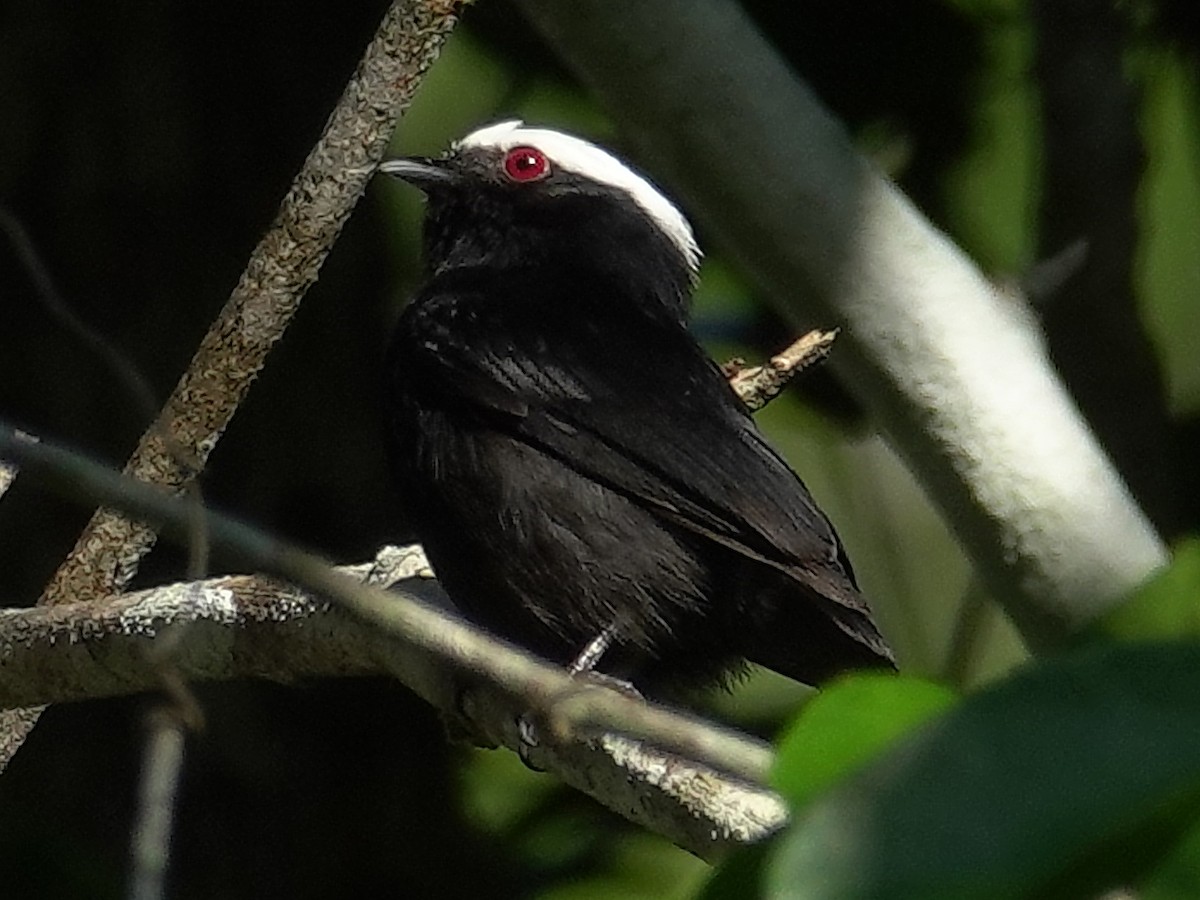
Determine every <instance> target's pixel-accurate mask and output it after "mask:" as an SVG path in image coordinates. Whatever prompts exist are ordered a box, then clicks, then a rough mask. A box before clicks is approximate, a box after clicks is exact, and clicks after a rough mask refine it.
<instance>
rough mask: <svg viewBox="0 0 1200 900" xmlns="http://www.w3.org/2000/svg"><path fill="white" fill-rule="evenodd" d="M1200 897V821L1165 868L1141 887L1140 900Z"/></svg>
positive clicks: (1175, 850)
mask: <svg viewBox="0 0 1200 900" xmlns="http://www.w3.org/2000/svg"><path fill="white" fill-rule="evenodd" d="M1196 897H1200V821H1198V822H1196V823H1195V824H1193V825H1192V828H1191V830H1190V831H1188V833H1187V834H1185V835H1184V836H1183V839H1182V840H1181V841H1179V842H1178V843H1177V844H1176V845H1175V849H1174V850H1173V851H1172V852H1171V853H1170V854H1169V855H1168V856H1167V858H1166V860H1165V861H1164V862H1163V864H1162V865H1161V866H1159V867H1158V869H1157V870H1156V871H1155V872H1154V873H1153V874H1152V875H1151V876H1150V877H1149V878H1148V879H1147V880H1146V882H1145V883H1144V884H1141V885H1139V886H1138V898H1139V900H1195V898H1196Z"/></svg>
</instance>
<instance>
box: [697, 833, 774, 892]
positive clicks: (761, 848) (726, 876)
mask: <svg viewBox="0 0 1200 900" xmlns="http://www.w3.org/2000/svg"><path fill="white" fill-rule="evenodd" d="M772 845H773V842H771V841H768V842H767V843H763V844H753V845H751V846H749V847H743V848H742V849H741V850H738V851H737V852H736V853H734V854H733V855H731V856H730V857H729V858H728V859H726V860H725V861H724V862H722V863H721V865H720V866H719V867H718V868H717V870H716V871H715V872H713V874H712V877H711V878H709V879H708V881H707V882H705V884H704V887H703V889H702V890H701V891H700V892H699V893H698V894H696V898H695V900H748V898H753V897H761V896H762V895H763V873H764V871H765V870H766V864H767V860H768V859H770V850H771V847H772Z"/></svg>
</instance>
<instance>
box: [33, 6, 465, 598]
mask: <svg viewBox="0 0 1200 900" xmlns="http://www.w3.org/2000/svg"><path fill="white" fill-rule="evenodd" d="M459 5H460V4H459V3H458V2H456V0H398V2H396V3H394V4H392V6H391V8H390V9H389V10H388V12H387V14H386V16H385V17H384V19H383V22H382V23H381V24H380V26H379V30H378V31H377V33H376V35H375V37H374V39H373V40H372V41H371V43H370V45H369V46H368V47H367V50H366V53H365V54H364V55H363V58H362V61H361V62H360V63H359V65H358V68H357V69H356V70H355V72H354V75H353V77H351V79H350V82H349V84H347V85H346V89H345V91H344V92H343V93H342V97H341V99H340V100H339V101H338V103H337V106H336V107H335V108H334V110H333V113H332V114H331V115H330V117H329V120H328V122H327V123H326V125H325V131H324V133H322V135H321V138H320V140H318V141H317V144H316V146H315V147H313V149H312V151H311V152H310V153H309V155H308V158H307V159H306V160H305V161H304V165H303V167H302V168H301V169H300V172H299V174H297V176H296V179H295V181H294V182H293V183H292V186H291V188H290V189H289V190H288V192H287V194H286V196H285V197H284V198H283V202H282V203H281V204H280V207H279V212H278V213H277V214H276V217H275V221H274V222H273V223H272V225H271V227H270V229H269V230H268V231H267V233H266V234H265V235H264V236H263V238H262V240H261V241H259V244H258V246H257V247H255V248H254V252H253V253H252V254H251V256H250V260H249V262H248V263H247V264H246V269H245V271H244V272H243V273H242V277H241V279H240V280H239V281H238V284H237V287H236V288H234V290H233V293H232V295H231V296H230V297H229V300H228V302H227V303H226V304H225V307H224V309H222V310H221V313H220V315H219V316H218V317H217V320H216V321H215V322H214V323H213V325H212V327H211V328H210V329H209V331H208V334H206V335H205V336H204V340H203V341H201V343H200V347H199V348H198V349H197V351H196V355H195V356H194V357H193V359H192V362H191V364H190V365H189V366H188V369H187V371H186V372H185V373H184V375H183V377H182V378H181V379H180V380H179V383H178V384H177V385H176V387H175V390H174V391H173V392H172V394H171V396H170V397H169V398H168V400H167V402H166V404H165V405H164V407H163V410H162V412H161V413H160V415H159V418H158V421H157V422H156V423H155V424H154V425H153V426H152V427H151V428H149V429H148V430H147V431H146V433H145V434H144V435H143V436H142V439H141V441H140V442H139V444H138V446H137V449H136V450H135V451H134V453H133V456H132V457H130V459H129V462H128V463H127V464H126V466H125V471H126V473H128V474H130V475H132V476H133V477H135V478H138V479H140V480H142V481H146V482H149V483H151V484H160V485H164V486H166V487H170V488H173V489H174V488H179V487H181V486H182V485H184V484H185V483H186V482H188V481H190V480H191V479H192V478H194V477H195V476H196V474H197V472H196V471H195V469H194V468H192V467H193V466H203V465H204V463H205V461H206V460H207V459H208V454H209V453H211V452H212V449H213V447H215V446H216V443H217V441H218V440H219V439H220V437H221V435H222V433H223V432H224V431H225V427H226V426H227V425H228V424H229V421H230V419H232V418H233V414H234V412H235V411H236V410H237V407H238V405H239V404H240V403H241V401H242V399H243V398H244V397H245V396H246V392H247V391H248V390H249V389H250V385H251V384H252V383H253V381H254V379H255V378H256V377H257V375H258V372H259V370H261V369H262V367H263V364H264V362H265V360H266V356H267V353H268V352H269V351H270V349H271V348H272V347H273V346H274V345H275V343H276V342H277V341H278V340H279V338H280V337H282V336H283V332H284V329H286V328H287V325H288V323H289V322H290V321H291V319H292V316H293V314H294V313H295V312H296V309H297V308H298V307H299V304H300V300H301V298H302V297H303V296H304V294H305V292H306V291H307V290H308V288H309V287H310V286H311V285H312V284H313V282H314V281H316V279H317V274H318V272H319V271H320V269H321V264H322V263H323V262H324V261H325V257H326V256H327V255H328V253H329V250H330V248H331V247H332V246H333V243H334V241H335V240H336V239H337V236H338V235H339V234H340V233H341V230H342V226H343V225H344V224H345V222H346V220H347V219H348V218H349V217H350V213H351V211H352V210H353V209H354V205H355V203H356V202H357V201H358V198H359V196H360V195H361V194H362V192H363V189H364V188H365V187H366V184H367V181H368V180H369V179H370V177H371V175H372V174H373V173H374V171H375V166H376V165H377V164H378V162H379V160H380V159H382V158H383V154H384V151H385V150H386V148H387V144H388V141H389V140H390V138H391V135H392V131H393V130H394V129H395V126H396V122H397V120H398V119H399V117H400V115H401V113H402V112H403V111H404V110H405V109H407V108H408V105H409V103H410V102H411V101H412V97H413V94H414V93H415V91H416V88H417V85H418V84H420V82H421V79H422V76H423V75H424V73H425V71H426V69H428V67H429V66H430V64H431V63H432V62H433V60H434V59H435V58H436V57H437V55H438V53H439V51H440V50H441V46H442V42H443V41H444V40H445V38H446V36H447V35H448V34H449V32H450V30H451V28H453V26H454V23H455V14H456V12H457V10H458V8H459ZM164 435H166V436H169V439H170V440H173V441H174V442H176V443H177V444H178V445H179V446H180V447H181V448H183V450H184V451H186V452H187V453H189V454H192V455H193V456H194V459H192V460H187V461H184V460H181V459H180V458H179V456H180V454H178V453H174V452H172V451H171V449H170V448H169V447H168V446H167V444H166V441H165V440H164ZM187 463H190V464H191V465H188V464H187ZM153 544H154V533H153V532H152V531H151V530H150V529H148V528H146V527H145V526H144V525H140V524H138V523H134V522H131V521H129V520H128V519H125V518H123V517H122V516H120V515H119V514H118V513H115V512H113V511H112V510H106V509H101V510H99V511H97V513H96V515H95V516H94V517H93V518H92V521H91V522H90V523H88V526H87V528H86V529H85V531H84V533H83V534H82V535H81V536H80V538H79V541H78V543H77V544H76V546H75V549H74V550H72V552H71V554H70V556H69V557H68V558H67V561H66V562H65V563H64V565H63V566H62V567H61V568H60V569H59V571H58V572H57V573H56V574H55V576H54V579H53V580H52V581H51V583H50V585H49V586H48V587H47V588H46V591H45V593H44V594H43V596H42V602H43V603H50V604H53V603H61V602H65V601H67V600H82V599H88V598H95V597H102V596H105V595H107V594H111V593H113V592H115V591H118V590H120V589H121V588H122V587H124V586H125V585H126V584H127V583H128V582H129V579H130V578H131V577H132V576H133V575H134V573H135V572H136V570H137V565H138V561H139V560H140V559H141V558H142V556H144V555H145V554H146V553H147V552H148V551H149V550H150V548H151V547H152V546H153Z"/></svg>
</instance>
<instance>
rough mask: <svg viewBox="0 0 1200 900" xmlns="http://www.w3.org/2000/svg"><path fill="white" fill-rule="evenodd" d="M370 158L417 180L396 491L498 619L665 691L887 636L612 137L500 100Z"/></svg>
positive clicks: (393, 408)
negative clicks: (762, 424) (708, 325)
mask: <svg viewBox="0 0 1200 900" xmlns="http://www.w3.org/2000/svg"><path fill="white" fill-rule="evenodd" d="M381 170H382V171H383V172H386V173H388V174H390V175H395V176H397V177H399V178H402V179H404V180H405V181H407V182H409V183H411V184H413V185H415V186H417V187H419V188H420V189H421V190H423V191H424V192H425V194H426V195H427V198H428V208H427V211H426V218H425V231H424V251H425V260H426V265H427V269H428V271H427V279H428V280H427V281H426V283H425V285H424V287H423V288H421V290H420V292H419V293H418V294H417V296H416V297H415V298H414V299H413V301H412V302H411V303H410V304H409V305H408V306H407V308H406V309H405V310H404V312H403V313H402V315H401V317H400V320H399V323H398V325H397V327H396V333H395V336H394V338H393V341H392V345H391V349H390V353H389V359H388V369H387V370H388V381H389V384H388V388H389V417H390V423H389V424H390V439H391V444H392V446H391V448H390V449H391V451H392V457H393V460H394V468H395V470H396V473H397V478H398V482H399V486H400V491H401V499H402V502H403V506H404V509H405V511H406V513H407V514H408V516H409V517H410V520H411V524H412V526H413V528H414V529H415V531H416V533H417V536H418V537H419V538H420V540H421V542H422V543H423V544H424V546H425V550H426V553H427V554H428V557H429V559H430V561H431V563H432V564H433V567H434V569H435V571H436V572H437V575H438V576H439V578H440V579H441V582H442V584H443V585H444V587H445V588H446V591H447V592H448V593H449V595H450V597H451V598H452V599H453V600H454V601H455V603H456V605H458V606H459V607H460V608H461V609H462V610H463V611H464V612H465V613H466V614H467V615H468V616H470V617H471V618H472V619H473V620H475V621H476V622H478V623H479V624H481V625H483V626H484V627H485V628H487V629H489V630H491V631H493V632H494V633H496V634H499V635H501V636H504V637H507V638H509V639H511V640H513V641H515V642H517V643H519V644H521V645H523V646H525V647H528V648H529V649H531V650H533V651H534V652H536V653H538V654H540V655H542V656H544V657H547V658H549V659H551V660H555V661H558V662H560V663H562V664H564V665H570V666H571V667H572V669H573V670H575V671H583V670H590V669H593V668H597V669H598V670H600V671H602V672H604V673H606V674H608V675H610V676H613V677H618V678H623V679H629V680H631V681H632V682H633V683H634V684H635V685H637V686H638V687H639V688H641V689H642V690H648V691H651V692H657V691H661V690H667V689H676V688H680V687H687V686H692V685H697V684H704V683H707V682H713V681H719V680H721V679H722V678H723V677H724V676H725V675H727V674H728V673H730V672H732V671H736V670H737V669H738V668H739V666H740V665H742V663H743V661H744V660H747V659H749V660H751V661H753V662H756V663H760V664H762V665H764V666H767V667H769V668H771V669H774V670H776V671H778V672H781V673H783V674H784V675H787V676H790V677H792V678H794V679H796V680H798V681H802V682H805V683H808V684H819V683H820V682H821V681H823V680H824V679H827V678H829V677H830V676H831V675H834V674H836V673H837V672H839V671H841V670H844V669H849V668H856V667H867V666H876V667H878V666H882V667H890V666H892V665H893V663H892V654H891V651H890V650H889V648H888V646H887V644H886V642H885V641H884V640H883V638H882V637H881V636H880V634H879V632H878V630H876V627H875V625H874V623H873V621H872V619H871V611H870V608H869V607H868V605H867V602H866V600H865V599H864V598H863V596H862V594H860V593H859V591H858V587H857V585H856V584H855V580H854V574H853V572H852V570H851V568H850V562H849V560H848V559H847V558H846V554H845V551H844V549H843V548H842V545H841V542H840V541H839V540H838V537H837V534H836V533H835V532H834V530H833V527H832V526H831V525H830V524H829V521H828V520H827V519H826V518H825V516H824V515H823V514H822V513H821V511H820V510H819V509H818V508H817V506H816V504H815V502H814V501H813V498H812V496H811V495H810V494H809V492H808V490H807V489H806V488H805V487H804V484H803V483H802V482H801V481H800V479H799V478H798V477H797V476H796V474H795V473H794V472H792V470H791V469H790V468H789V467H788V465H787V463H785V462H784V461H783V459H781V458H780V456H779V454H777V453H776V452H775V451H774V450H773V449H771V447H770V446H769V445H768V444H767V442H766V441H765V440H764V439H763V436H762V435H761V434H760V433H759V430H758V428H757V427H756V426H755V424H754V422H753V421H752V419H751V418H750V415H749V414H748V412H747V411H746V409H745V408H744V407H743V406H742V404H741V402H740V401H739V400H738V398H737V397H736V396H735V394H734V393H733V391H732V390H731V388H730V387H729V385H728V383H727V381H726V378H725V377H724V376H723V375H722V373H721V371H720V370H719V369H718V367H717V366H716V365H715V364H714V363H713V362H712V361H711V360H710V359H709V358H708V356H707V355H706V354H705V353H704V351H703V350H702V349H701V348H700V346H699V345H698V344H697V343H696V341H695V340H694V339H693V338H692V337H691V335H690V334H689V333H688V331H687V326H686V318H687V313H688V306H689V302H690V298H691V292H692V288H693V284H694V281H695V278H696V271H697V266H698V263H699V258H700V251H699V249H698V247H697V246H696V242H695V240H694V238H693V236H692V230H691V228H690V226H689V225H688V223H687V220H686V219H685V218H684V217H683V215H682V214H681V213H680V212H679V210H678V209H676V208H675V206H674V205H672V203H671V202H670V201H669V200H667V199H666V197H664V196H663V195H662V194H661V193H659V192H658V191H657V190H656V189H655V188H654V187H653V186H652V185H651V184H650V183H649V182H648V181H647V180H645V179H644V178H642V177H641V176H639V175H637V174H636V173H634V172H633V171H632V170H631V169H629V168H627V167H626V166H625V165H624V164H623V163H621V162H620V161H618V160H617V159H616V158H615V157H613V156H611V155H610V154H608V153H607V152H605V151H604V150H601V149H600V148H598V147H596V146H594V145H592V144H589V143H587V142H586V141H583V140H580V139H579V138H575V137H572V136H570V135H567V134H562V133H560V132H557V131H551V130H548V129H537V128H528V127H525V126H523V125H522V123H521V122H516V121H513V122H502V123H500V124H498V125H493V126H490V127H487V128H483V129H480V130H478V131H475V132H473V133H472V134H470V135H468V136H467V137H466V138H464V139H463V140H461V141H459V142H458V143H456V144H455V145H454V146H453V147H452V148H451V149H450V150H449V152H447V153H446V154H445V155H444V156H442V157H440V158H437V159H397V160H392V161H389V162H386V163H384V164H383V165H382V166H381Z"/></svg>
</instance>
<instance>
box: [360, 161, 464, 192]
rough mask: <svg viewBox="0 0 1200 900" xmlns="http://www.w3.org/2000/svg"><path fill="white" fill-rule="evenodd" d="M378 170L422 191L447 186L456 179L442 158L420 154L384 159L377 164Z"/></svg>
mask: <svg viewBox="0 0 1200 900" xmlns="http://www.w3.org/2000/svg"><path fill="white" fill-rule="evenodd" d="M379 171H380V172H383V173H384V174H385V175H394V176H395V177H397V178H401V179H403V180H404V181H407V182H408V183H409V184H411V185H413V186H414V187H419V188H420V189H421V190H423V191H428V190H430V189H432V188H437V187H443V186H449V185H451V184H453V183H454V182H455V181H457V180H458V179H457V177H456V176H455V174H454V172H453V171H452V170H451V169H448V168H447V167H446V163H445V161H444V160H440V159H428V158H426V157H421V156H409V157H403V158H401V159H389V160H386V161H385V162H382V163H380V164H379Z"/></svg>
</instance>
